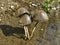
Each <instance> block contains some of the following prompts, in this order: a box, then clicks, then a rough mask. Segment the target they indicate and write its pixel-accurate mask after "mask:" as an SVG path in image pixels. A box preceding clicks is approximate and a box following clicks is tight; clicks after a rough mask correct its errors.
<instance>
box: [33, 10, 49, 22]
mask: <svg viewBox="0 0 60 45" xmlns="http://www.w3.org/2000/svg"><path fill="white" fill-rule="evenodd" d="M33 19H34V20H35V21H41V22H45V21H48V20H49V18H48V15H47V14H46V12H45V11H43V10H40V11H37V14H36V15H34V17H33Z"/></svg>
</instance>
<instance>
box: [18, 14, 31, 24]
mask: <svg viewBox="0 0 60 45" xmlns="http://www.w3.org/2000/svg"><path fill="white" fill-rule="evenodd" d="M19 22H20V24H22V25H29V24H31V18H30V16H29V15H27V14H25V15H23V16H22V17H21V18H20V21H19Z"/></svg>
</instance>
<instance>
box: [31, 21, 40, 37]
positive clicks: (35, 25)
mask: <svg viewBox="0 0 60 45" xmlns="http://www.w3.org/2000/svg"><path fill="white" fill-rule="evenodd" d="M38 23H39V22H36V24H35V26H34V28H33V31H32V34H31V38H32V37H33V34H34V31H35V29H36V26H37V24H38Z"/></svg>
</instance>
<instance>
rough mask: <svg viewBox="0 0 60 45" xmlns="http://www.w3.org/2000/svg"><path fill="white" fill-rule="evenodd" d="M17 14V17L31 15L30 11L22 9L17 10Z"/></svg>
mask: <svg viewBox="0 0 60 45" xmlns="http://www.w3.org/2000/svg"><path fill="white" fill-rule="evenodd" d="M17 13H18V15H17V16H22V15H24V14H29V11H28V10H27V9H26V8H23V7H21V8H19V9H18V10H17Z"/></svg>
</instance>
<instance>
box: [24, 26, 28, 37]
mask: <svg viewBox="0 0 60 45" xmlns="http://www.w3.org/2000/svg"><path fill="white" fill-rule="evenodd" d="M24 30H25V36H26V37H27V38H29V31H28V28H27V26H24Z"/></svg>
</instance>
